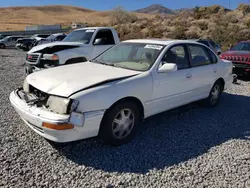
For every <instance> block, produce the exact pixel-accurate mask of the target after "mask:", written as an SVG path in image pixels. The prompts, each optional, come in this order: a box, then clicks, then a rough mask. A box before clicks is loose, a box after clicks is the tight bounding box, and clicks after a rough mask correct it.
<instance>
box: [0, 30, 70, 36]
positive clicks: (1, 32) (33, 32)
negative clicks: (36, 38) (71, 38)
mask: <svg viewBox="0 0 250 188" xmlns="http://www.w3.org/2000/svg"><path fill="white" fill-rule="evenodd" d="M70 30H71V28H68V29H53V30H34V31H0V34H1V35H10V36H12V35H22V36H31V35H34V34H53V33H67V32H69V31H70Z"/></svg>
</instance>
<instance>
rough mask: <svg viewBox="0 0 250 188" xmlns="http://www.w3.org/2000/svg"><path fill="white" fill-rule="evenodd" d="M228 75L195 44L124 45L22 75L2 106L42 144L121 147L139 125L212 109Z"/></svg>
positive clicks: (226, 67) (228, 68)
mask: <svg viewBox="0 0 250 188" xmlns="http://www.w3.org/2000/svg"><path fill="white" fill-rule="evenodd" d="M232 68H233V65H232V63H231V62H230V61H226V60H221V59H220V58H219V57H218V56H217V55H216V54H215V53H214V52H213V51H211V50H210V49H209V48H208V47H206V46H205V45H203V44H200V43H196V42H192V41H186V40H185V41H181V40H160V39H159V40H156V39H154V40H129V41H125V42H122V43H120V44H118V45H116V46H114V47H112V48H111V49H109V50H107V51H106V52H104V53H103V54H101V55H99V56H98V57H97V58H95V59H94V60H92V61H89V62H85V63H79V64H72V65H66V66H62V67H55V68H51V69H48V70H44V71H40V72H36V73H33V74H30V75H29V76H27V77H26V79H25V81H24V84H23V87H22V88H19V89H17V90H15V91H13V92H12V93H11V94H10V101H11V104H12V105H13V106H14V108H15V110H16V111H17V113H18V114H19V115H20V116H21V118H22V119H23V120H24V122H25V123H26V124H27V125H28V126H29V127H30V128H31V129H33V130H34V131H35V132H36V133H38V134H39V135H41V136H43V137H45V138H46V139H48V140H51V141H54V142H70V141H75V140H80V139H85V138H90V137H95V136H100V137H101V138H102V139H103V140H104V141H105V142H106V143H109V144H112V145H121V144H124V143H127V142H128V141H130V140H131V139H132V137H133V136H134V134H135V132H136V129H137V128H138V125H139V124H140V122H141V121H142V120H143V119H145V118H148V117H150V116H153V115H155V114H158V113H161V112H163V111H167V110H169V109H172V108H176V107H179V106H181V105H185V104H188V103H191V102H194V101H198V100H201V99H203V101H204V103H205V104H206V105H207V106H210V107H214V106H216V105H217V104H218V102H219V99H220V96H221V93H222V91H223V90H225V89H227V88H229V87H230V86H231V85H232V82H233V75H232ZM194 118H195V117H194Z"/></svg>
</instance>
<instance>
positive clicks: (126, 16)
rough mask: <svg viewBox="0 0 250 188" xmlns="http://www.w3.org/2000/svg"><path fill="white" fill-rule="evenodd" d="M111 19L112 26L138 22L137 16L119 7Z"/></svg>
mask: <svg viewBox="0 0 250 188" xmlns="http://www.w3.org/2000/svg"><path fill="white" fill-rule="evenodd" d="M111 19H112V24H122V23H134V22H135V21H136V20H137V16H136V15H135V14H133V13H130V12H127V11H126V10H125V9H124V8H123V7H121V6H118V7H116V8H115V9H114V10H113V11H112V14H111Z"/></svg>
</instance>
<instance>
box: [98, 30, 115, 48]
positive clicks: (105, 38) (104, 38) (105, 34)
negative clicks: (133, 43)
mask: <svg viewBox="0 0 250 188" xmlns="http://www.w3.org/2000/svg"><path fill="white" fill-rule="evenodd" d="M93 44H94V45H114V44H115V39H114V36H113V33H112V31H111V30H110V29H103V30H100V31H99V32H98V33H97V35H96V37H95V39H94V43H93Z"/></svg>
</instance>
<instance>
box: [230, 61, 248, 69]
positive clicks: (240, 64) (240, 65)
mask: <svg viewBox="0 0 250 188" xmlns="http://www.w3.org/2000/svg"><path fill="white" fill-rule="evenodd" d="M233 65H234V66H235V67H236V68H244V69H250V64H243V63H238V62H233Z"/></svg>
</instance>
